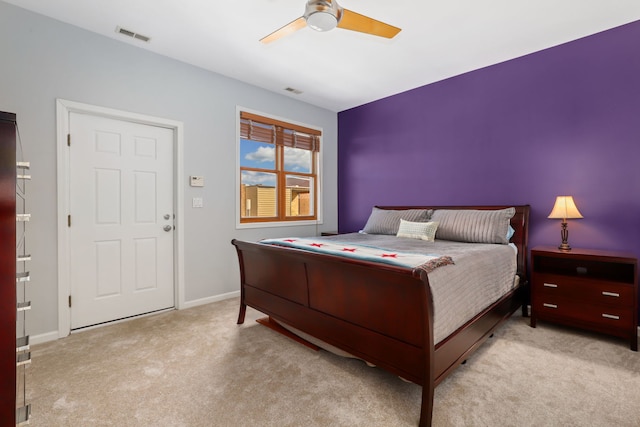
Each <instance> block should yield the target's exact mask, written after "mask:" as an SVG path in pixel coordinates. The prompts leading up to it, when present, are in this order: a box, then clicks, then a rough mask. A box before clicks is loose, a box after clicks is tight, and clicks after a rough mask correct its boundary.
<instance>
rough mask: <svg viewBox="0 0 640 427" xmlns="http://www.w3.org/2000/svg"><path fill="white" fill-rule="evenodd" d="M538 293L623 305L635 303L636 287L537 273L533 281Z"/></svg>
mask: <svg viewBox="0 0 640 427" xmlns="http://www.w3.org/2000/svg"><path fill="white" fill-rule="evenodd" d="M532 286H533V288H534V289H535V292H536V293H539V294H540V295H548V296H554V297H564V298H570V299H574V300H577V301H581V302H587V303H594V304H611V305H617V306H622V307H633V306H634V305H635V289H634V287H633V286H632V285H627V284H622V283H615V282H608V281H594V280H589V279H580V278H573V277H566V276H561V275H554V274H536V275H535V276H534V278H533V283H532Z"/></svg>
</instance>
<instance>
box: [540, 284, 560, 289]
mask: <svg viewBox="0 0 640 427" xmlns="http://www.w3.org/2000/svg"><path fill="white" fill-rule="evenodd" d="M542 286H544V287H545V288H557V287H558V285H556V284H555V283H544V284H543V285H542Z"/></svg>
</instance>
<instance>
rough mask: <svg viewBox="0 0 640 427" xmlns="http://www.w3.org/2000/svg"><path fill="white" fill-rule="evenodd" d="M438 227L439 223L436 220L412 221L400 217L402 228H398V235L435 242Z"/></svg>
mask: <svg viewBox="0 0 640 427" xmlns="http://www.w3.org/2000/svg"><path fill="white" fill-rule="evenodd" d="M437 229H438V223H437V222H434V221H430V222H411V221H405V220H404V219H400V228H399V229H398V234H396V236H398V237H409V238H411V239H421V240H426V241H427V242H433V240H434V239H435V238H436V230H437Z"/></svg>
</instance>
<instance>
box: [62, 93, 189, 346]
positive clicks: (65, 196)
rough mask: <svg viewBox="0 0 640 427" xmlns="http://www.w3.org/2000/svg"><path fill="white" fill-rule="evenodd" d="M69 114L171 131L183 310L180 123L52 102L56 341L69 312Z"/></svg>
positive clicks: (66, 328) (177, 280)
mask: <svg viewBox="0 0 640 427" xmlns="http://www.w3.org/2000/svg"><path fill="white" fill-rule="evenodd" d="M70 113H81V114H89V115H93V116H100V117H107V118H110V119H115V120H122V121H128V122H134V123H140V124H145V125H151V126H158V127H164V128H168V129H172V130H173V135H174V142H173V167H174V177H173V187H174V201H173V203H174V212H175V213H176V219H175V226H176V229H175V236H174V237H175V246H174V252H173V263H174V292H175V306H176V309H181V308H183V307H184V294H185V291H184V277H185V274H184V232H183V230H184V203H183V202H184V190H183V188H184V182H183V181H184V179H183V175H184V173H183V163H184V162H183V147H184V123H183V122H180V121H176V120H171V119H165V118H161V117H153V116H147V115H144V114H138V113H131V112H128V111H122V110H115V109H112V108H106V107H99V106H95V105H90V104H83V103H80V102H75V101H69V100H66V99H60V98H58V99H56V122H57V123H56V127H57V137H56V139H57V168H58V171H57V190H58V213H57V214H58V338H63V337H66V336H67V335H69V334H70V333H71V309H70V307H69V295H70V293H71V273H70V266H69V260H70V248H69V227H68V225H67V220H66V218H67V215H68V214H69V203H70V195H69V184H70V176H69V166H70V165H69V150H68V149H67V135H68V134H69V128H70V126H69V115H70Z"/></svg>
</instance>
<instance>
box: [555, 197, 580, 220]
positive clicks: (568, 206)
mask: <svg viewBox="0 0 640 427" xmlns="http://www.w3.org/2000/svg"><path fill="white" fill-rule="evenodd" d="M547 218H556V219H567V218H583V216H582V214H581V213H580V211H579V210H578V208H577V207H576V204H575V202H574V201H573V197H572V196H558V197H556V204H555V205H553V209H552V210H551V213H550V214H549V216H548V217H547Z"/></svg>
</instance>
